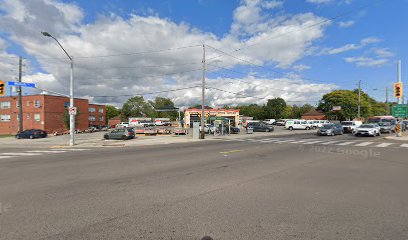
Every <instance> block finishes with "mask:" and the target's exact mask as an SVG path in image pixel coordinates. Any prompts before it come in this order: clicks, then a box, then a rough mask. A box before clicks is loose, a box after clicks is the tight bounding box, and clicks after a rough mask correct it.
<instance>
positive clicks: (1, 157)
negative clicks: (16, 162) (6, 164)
mask: <svg viewBox="0 0 408 240" xmlns="http://www.w3.org/2000/svg"><path fill="white" fill-rule="evenodd" d="M12 157H15V156H0V159H4V158H12Z"/></svg>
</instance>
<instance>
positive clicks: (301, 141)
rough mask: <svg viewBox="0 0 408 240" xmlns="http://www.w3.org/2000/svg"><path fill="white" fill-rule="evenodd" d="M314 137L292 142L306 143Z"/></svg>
mask: <svg viewBox="0 0 408 240" xmlns="http://www.w3.org/2000/svg"><path fill="white" fill-rule="evenodd" d="M312 140H314V139H304V140H300V141H296V142H292V143H304V142H309V141H312Z"/></svg>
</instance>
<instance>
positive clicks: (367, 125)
mask: <svg viewBox="0 0 408 240" xmlns="http://www.w3.org/2000/svg"><path fill="white" fill-rule="evenodd" d="M360 128H374V125H371V124H363V125H361V126H360Z"/></svg>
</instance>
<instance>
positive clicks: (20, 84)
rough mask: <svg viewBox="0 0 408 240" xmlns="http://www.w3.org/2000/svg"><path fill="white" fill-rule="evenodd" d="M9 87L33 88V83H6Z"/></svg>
mask: <svg viewBox="0 0 408 240" xmlns="http://www.w3.org/2000/svg"><path fill="white" fill-rule="evenodd" d="M7 83H8V85H9V86H14V87H28V88H35V83H26V82H7Z"/></svg>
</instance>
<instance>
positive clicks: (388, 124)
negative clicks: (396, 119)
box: [378, 122, 391, 126]
mask: <svg viewBox="0 0 408 240" xmlns="http://www.w3.org/2000/svg"><path fill="white" fill-rule="evenodd" d="M378 125H380V126H390V125H391V122H380V123H378Z"/></svg>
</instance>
